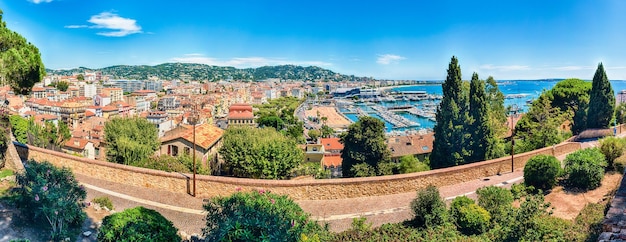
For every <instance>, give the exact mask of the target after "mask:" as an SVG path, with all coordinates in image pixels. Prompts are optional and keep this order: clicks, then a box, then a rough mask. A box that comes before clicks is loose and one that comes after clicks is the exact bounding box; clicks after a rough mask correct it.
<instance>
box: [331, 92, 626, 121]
mask: <svg viewBox="0 0 626 242" xmlns="http://www.w3.org/2000/svg"><path fill="white" fill-rule="evenodd" d="M559 81H560V80H510V81H498V88H499V89H500V91H502V93H503V94H504V95H505V97H507V98H506V99H505V100H504V106H505V107H508V106H516V107H518V108H519V111H520V112H526V111H527V110H528V107H529V105H530V102H532V100H534V99H536V98H537V97H539V95H541V93H542V92H543V91H544V90H550V89H552V87H554V85H556V83H558V82H559ZM610 82H611V86H612V88H613V91H614V92H615V95H616V96H617V93H619V92H620V91H622V90H626V80H613V81H610ZM391 90H392V91H398V92H400V91H425V92H426V93H428V94H432V95H443V94H442V90H441V84H440V83H439V84H420V85H411V86H398V87H394V88H391ZM625 101H626V100H625ZM380 105H382V106H401V105H412V106H416V107H418V108H420V107H421V106H422V105H430V106H433V105H438V101H430V100H422V101H408V100H406V101H405V100H396V101H393V102H382V103H380ZM358 107H359V108H361V109H362V110H364V111H366V112H368V113H369V112H371V111H372V109H371V107H369V106H367V105H365V104H359V105H358ZM339 110H340V111H342V112H344V111H345V112H347V110H346V109H341V108H340V109H339ZM397 114H398V115H400V116H402V117H404V118H406V119H408V120H410V121H413V122H415V123H418V124H419V125H417V126H412V127H405V128H394V126H393V125H392V124H391V123H389V122H387V121H385V120H384V119H383V118H381V117H380V116H378V115H377V114H375V113H373V112H371V113H370V114H369V116H373V117H375V118H379V119H381V120H383V121H384V122H385V127H386V129H387V132H388V133H394V132H395V133H402V132H407V131H419V130H432V129H433V127H434V126H435V122H434V121H432V120H430V119H428V118H424V117H419V116H416V115H413V114H411V113H408V112H403V113H397ZM344 115H345V116H346V117H348V118H349V119H350V120H352V121H357V120H358V115H357V114H354V113H344Z"/></svg>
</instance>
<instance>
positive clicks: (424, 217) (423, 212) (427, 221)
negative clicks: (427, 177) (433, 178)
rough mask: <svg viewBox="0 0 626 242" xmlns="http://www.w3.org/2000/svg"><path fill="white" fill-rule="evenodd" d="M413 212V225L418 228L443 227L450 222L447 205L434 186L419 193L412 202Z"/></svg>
mask: <svg viewBox="0 0 626 242" xmlns="http://www.w3.org/2000/svg"><path fill="white" fill-rule="evenodd" d="M411 210H412V212H413V216H414V217H413V220H412V221H411V223H412V224H413V226H416V227H431V226H437V225H442V224H444V223H445V222H447V220H448V214H447V210H446V204H445V203H444V201H443V199H442V198H441V196H440V195H439V190H438V189H437V187H435V186H433V185H429V186H428V187H426V188H424V189H420V190H418V191H417V197H416V198H415V199H413V201H411Z"/></svg>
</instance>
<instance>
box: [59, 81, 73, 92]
mask: <svg viewBox="0 0 626 242" xmlns="http://www.w3.org/2000/svg"><path fill="white" fill-rule="evenodd" d="M56 87H57V89H59V91H62V92H65V91H67V89H68V88H69V87H70V84H69V83H68V82H66V81H60V82H58V83H57V86H56Z"/></svg>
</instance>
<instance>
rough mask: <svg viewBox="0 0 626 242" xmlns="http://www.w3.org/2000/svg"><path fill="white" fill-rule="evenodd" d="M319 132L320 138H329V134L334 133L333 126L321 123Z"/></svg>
mask: <svg viewBox="0 0 626 242" xmlns="http://www.w3.org/2000/svg"><path fill="white" fill-rule="evenodd" d="M321 132H322V135H321V136H322V138H330V136H331V135H333V134H334V133H335V130H333V128H331V127H330V126H328V125H325V124H323V125H322V129H321Z"/></svg>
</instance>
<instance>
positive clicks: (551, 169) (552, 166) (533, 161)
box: [524, 155, 562, 190]
mask: <svg viewBox="0 0 626 242" xmlns="http://www.w3.org/2000/svg"><path fill="white" fill-rule="evenodd" d="M561 173H562V169H561V162H559V160H557V159H556V157H554V156H549V155H536V156H533V157H531V158H530V160H528V162H526V165H525V166H524V183H525V184H526V185H527V186H533V187H535V188H538V189H542V190H548V189H552V188H553V187H554V186H555V185H556V182H557V180H556V179H557V178H558V177H559V176H560V175H561Z"/></svg>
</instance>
